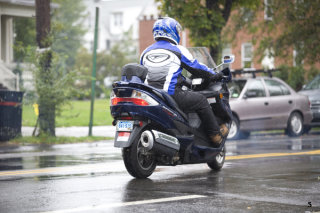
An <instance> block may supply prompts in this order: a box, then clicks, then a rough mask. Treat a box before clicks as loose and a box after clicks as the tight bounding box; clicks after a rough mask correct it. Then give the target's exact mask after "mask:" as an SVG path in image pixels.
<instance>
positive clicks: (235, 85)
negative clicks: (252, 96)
mask: <svg viewBox="0 0 320 213" xmlns="http://www.w3.org/2000/svg"><path fill="white" fill-rule="evenodd" d="M246 82H247V80H234V81H232V82H230V83H228V87H229V92H230V98H238V97H239V96H240V94H241V91H242V90H243V87H244V85H245V84H246Z"/></svg>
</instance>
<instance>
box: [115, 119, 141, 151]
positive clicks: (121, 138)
mask: <svg viewBox="0 0 320 213" xmlns="http://www.w3.org/2000/svg"><path fill="white" fill-rule="evenodd" d="M136 123H137V124H136ZM146 125H147V123H146V122H143V123H142V125H141V126H140V125H139V121H138V122H135V124H134V128H133V130H132V131H131V132H118V131H117V132H116V136H115V139H114V147H117V148H125V147H130V146H131V144H132V143H133V141H134V140H135V138H136V137H138V136H139V135H140V134H141V132H142V131H143V130H144V128H145V127H146Z"/></svg>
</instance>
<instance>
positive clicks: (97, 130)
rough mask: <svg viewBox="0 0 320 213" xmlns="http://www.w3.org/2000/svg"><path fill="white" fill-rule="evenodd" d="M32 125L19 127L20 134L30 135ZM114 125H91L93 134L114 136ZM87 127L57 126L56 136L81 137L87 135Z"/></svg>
mask: <svg viewBox="0 0 320 213" xmlns="http://www.w3.org/2000/svg"><path fill="white" fill-rule="evenodd" d="M33 130H34V127H28V126H23V127H22V129H21V132H22V136H31V135H32V132H33ZM115 132H116V127H114V126H93V127H92V135H93V136H104V137H114V136H115ZM88 133H89V127H86V126H72V127H57V128H56V136H69V137H83V136H88Z"/></svg>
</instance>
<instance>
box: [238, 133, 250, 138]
mask: <svg viewBox="0 0 320 213" xmlns="http://www.w3.org/2000/svg"><path fill="white" fill-rule="evenodd" d="M250 134H251V132H247V131H240V138H241V139H247V138H249V137H250Z"/></svg>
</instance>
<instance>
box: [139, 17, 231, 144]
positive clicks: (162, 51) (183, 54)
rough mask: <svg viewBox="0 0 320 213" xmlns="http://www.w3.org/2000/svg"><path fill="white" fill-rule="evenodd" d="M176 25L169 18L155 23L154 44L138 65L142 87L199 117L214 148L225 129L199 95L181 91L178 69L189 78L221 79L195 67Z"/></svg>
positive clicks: (196, 63) (206, 70)
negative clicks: (143, 70)
mask: <svg viewBox="0 0 320 213" xmlns="http://www.w3.org/2000/svg"><path fill="white" fill-rule="evenodd" d="M180 31H181V26H180V24H179V23H178V22H177V21H176V20H175V19H173V18H170V17H165V18H160V19H158V20H157V21H156V22H155V23H154V25H153V37H154V39H155V41H156V42H155V43H154V44H152V45H150V46H149V47H148V48H147V49H145V50H144V51H143V53H142V55H141V58H140V63H141V65H143V66H145V67H147V68H148V74H147V77H146V81H145V83H146V84H149V85H151V86H153V87H156V88H159V89H163V90H165V91H166V92H168V94H169V95H171V96H172V97H173V98H174V100H175V101H176V102H177V104H178V105H179V107H180V108H181V109H182V110H183V111H195V112H197V114H198V115H199V117H200V119H201V121H202V123H203V124H204V125H203V126H204V127H205V128H206V129H205V130H206V133H207V134H208V136H209V137H210V139H211V141H212V142H213V143H214V145H215V146H218V145H219V144H220V143H221V141H222V137H221V136H225V135H227V133H228V131H229V130H228V128H227V127H226V125H221V126H220V127H219V125H218V123H217V120H216V118H215V116H214V114H213V112H212V109H211V107H210V105H209V103H208V101H207V99H206V97H205V96H203V95H202V94H199V93H196V92H192V91H188V90H182V85H181V83H182V82H183V81H184V80H185V78H184V77H183V75H182V69H183V68H184V69H186V70H188V71H189V72H190V73H191V74H193V75H195V76H197V77H202V78H209V79H212V80H214V79H221V78H222V76H223V73H216V72H214V71H213V70H212V69H210V68H208V67H207V66H206V65H204V64H201V63H199V62H198V61H197V60H195V59H194V58H193V56H192V55H191V53H190V52H189V51H188V50H187V49H186V48H185V47H183V46H180V45H179V41H180V35H179V32H180Z"/></svg>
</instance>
